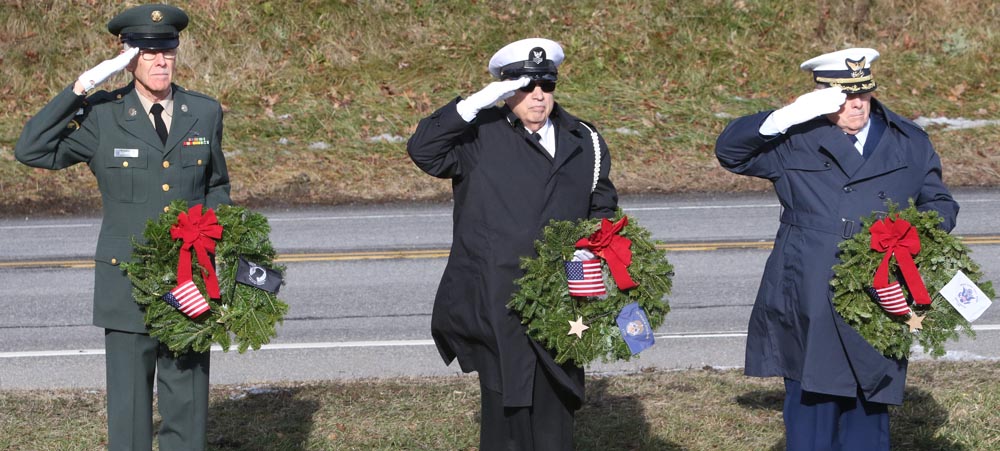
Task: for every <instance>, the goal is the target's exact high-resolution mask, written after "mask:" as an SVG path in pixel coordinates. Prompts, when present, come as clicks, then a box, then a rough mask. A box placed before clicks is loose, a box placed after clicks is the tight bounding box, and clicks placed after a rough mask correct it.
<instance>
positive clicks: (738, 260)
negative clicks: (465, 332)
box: [0, 190, 1000, 389]
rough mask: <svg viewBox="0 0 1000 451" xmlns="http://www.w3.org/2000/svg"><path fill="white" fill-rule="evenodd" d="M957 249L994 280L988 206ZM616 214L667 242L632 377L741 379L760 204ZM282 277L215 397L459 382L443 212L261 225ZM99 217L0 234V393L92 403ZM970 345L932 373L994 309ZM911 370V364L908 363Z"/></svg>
mask: <svg viewBox="0 0 1000 451" xmlns="http://www.w3.org/2000/svg"><path fill="white" fill-rule="evenodd" d="M955 195H956V198H957V199H958V201H959V202H960V204H961V205H962V211H961V213H960V215H959V221H958V227H957V229H956V230H955V231H954V233H955V234H956V235H960V236H963V237H964V238H965V239H966V240H967V242H969V243H971V247H972V249H973V257H974V258H975V259H976V260H977V261H978V262H979V263H980V265H982V267H983V268H984V270H985V272H986V276H987V277H988V278H989V279H990V280H993V281H1000V253H998V252H997V251H998V250H1000V236H998V235H1000V233H998V231H997V227H996V225H995V224H996V218H997V212H998V211H1000V191H998V190H961V191H957V192H956V193H955ZM622 206H623V208H624V209H625V211H626V213H628V214H629V215H630V216H632V217H633V218H636V219H637V220H638V221H639V223H640V224H642V225H643V226H644V227H646V228H648V229H650V230H651V231H652V232H653V235H654V237H655V238H657V239H660V240H663V241H666V242H667V243H668V244H669V245H670V249H671V252H669V254H668V258H669V259H670V261H671V263H673V264H674V266H675V268H676V274H675V276H674V290H673V293H672V294H671V296H670V297H669V301H670V303H671V307H672V311H671V313H670V314H669V315H668V316H667V320H666V322H665V323H664V324H663V326H662V327H661V328H660V329H659V330H658V331H657V332H658V334H657V344H656V346H654V347H653V348H651V349H649V350H647V351H645V352H643V353H642V354H641V356H640V358H638V359H634V360H633V361H631V362H627V363H617V364H598V365H594V366H593V367H591V368H590V371H591V372H601V373H618V372H633V371H639V370H641V369H643V368H662V369H683V368H693V367H703V366H713V367H739V366H741V365H742V363H743V344H744V341H745V331H746V323H747V319H748V318H749V314H750V307H751V305H752V303H753V298H754V294H755V293H756V289H757V284H758V282H759V279H760V275H761V272H762V270H763V265H764V260H765V259H766V258H767V253H768V252H769V246H770V241H771V239H772V238H773V236H774V232H775V230H776V228H777V224H778V214H779V208H778V205H777V202H776V201H775V200H774V198H773V196H772V195H770V194H743V195H726V196H707V195H686V196H645V197H625V198H623V199H622ZM263 213H265V214H266V215H267V216H268V218H269V220H270V223H271V225H272V229H273V232H272V236H271V239H272V242H273V243H274V244H275V247H276V248H277V249H278V252H279V256H280V258H281V259H282V260H283V262H284V264H286V265H287V267H288V273H287V274H286V279H287V281H288V283H287V285H286V286H285V287H283V288H282V291H281V298H282V299H284V300H285V301H286V302H288V303H289V304H290V305H291V312H290V313H289V315H288V317H287V318H286V321H285V323H284V325H283V326H282V327H281V328H280V329H279V335H278V337H277V338H276V339H275V340H274V341H273V342H272V343H271V344H270V345H267V346H266V347H265V348H264V349H261V350H259V351H250V352H247V353H246V354H242V355H241V354H237V353H236V352H235V351H231V352H229V353H222V352H215V353H213V361H212V367H213V368H212V381H213V383H224V384H229V383H238V384H256V383H266V382H268V381H283V380H317V379H330V378H359V377H386V376H425V375H452V374H459V370H458V369H457V365H455V364H452V365H451V366H445V365H444V364H443V362H442V361H441V359H440V358H439V357H438V356H437V352H436V351H435V349H434V347H433V345H432V344H431V341H430V333H429V324H430V312H431V305H432V302H433V297H434V291H435V288H436V286H437V281H438V279H439V278H440V275H441V272H442V271H443V269H444V265H445V261H446V260H445V258H443V257H442V256H443V255H446V252H447V248H448V246H449V243H450V239H451V206H450V205H448V204H416V205H414V204H406V205H381V206H346V207H335V208H334V207H331V208H313V209H299V210H290V211H285V210H282V211H278V210H274V211H263ZM98 229H99V219H98V218H88V217H73V218H34V217H32V218H9V219H3V220H0V305H3V306H4V307H5V310H6V312H7V313H6V314H5V315H3V316H2V317H0V388H6V389H28V388H58V387H89V388H103V386H104V367H103V362H104V358H103V333H102V330H101V329H99V328H96V327H94V326H91V325H90V309H91V302H92V290H93V273H92V271H93V270H92V268H91V265H92V262H91V255H92V254H93V249H94V246H95V243H96V237H97V232H98ZM974 326H975V327H976V329H977V333H978V339H977V340H975V341H972V340H968V339H963V340H961V341H959V342H956V343H953V344H951V345H950V346H949V350H950V352H949V355H948V356H947V357H946V358H955V359H973V358H992V359H996V358H1000V308H996V307H994V308H992V309H990V310H988V311H987V312H986V313H985V314H984V315H983V317H981V318H980V319H979V320H977V321H976V322H975V323H974ZM916 358H921V357H920V354H919V353H918V354H917V355H916Z"/></svg>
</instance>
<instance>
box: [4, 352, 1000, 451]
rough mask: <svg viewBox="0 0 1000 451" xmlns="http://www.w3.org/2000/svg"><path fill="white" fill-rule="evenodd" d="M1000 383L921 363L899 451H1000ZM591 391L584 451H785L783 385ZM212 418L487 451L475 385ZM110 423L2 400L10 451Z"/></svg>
mask: <svg viewBox="0 0 1000 451" xmlns="http://www.w3.org/2000/svg"><path fill="white" fill-rule="evenodd" d="M998 378H1000V363H997V362H982V361H980V362H916V363H913V364H912V365H911V369H910V377H909V383H908V387H907V389H906V401H905V404H904V405H903V406H902V407H894V408H892V409H891V421H890V424H891V428H892V430H891V434H892V447H893V449H897V448H898V449H908V450H916V451H931V450H943V449H947V450H966V451H973V450H988V449H997V447H998V446H1000V427H998V426H997V424H996V412H997V411H998V410H1000V384H997V383H996V380H997V379H998ZM587 383H588V386H587V402H586V404H585V405H584V407H583V409H582V410H580V411H579V412H578V413H577V421H576V445H577V449H579V450H581V451H585V450H604V449H615V450H656V451H664V450H692V451H693V450H720V449H725V450H735V449H755V450H781V449H784V439H783V435H784V427H783V424H782V419H781V407H782V399H783V396H784V388H783V385H782V383H781V380H780V379H777V378H769V379H760V378H748V377H745V376H743V375H742V373H741V372H739V371H736V370H728V371H716V370H707V369H706V370H689V371H674V372H664V371H650V372H644V373H641V374H634V375H625V376H613V377H601V378H593V377H592V378H590V379H589V380H588V382H587ZM251 388H252V389H251ZM209 408H210V414H209V425H208V436H209V448H210V449H213V450H220V451H221V450H227V451H228V450H246V451H250V450H263V449H266V450H269V451H280V450H289V451H291V450H306V449H310V450H313V449H315V450H320V449H322V450H366V451H367V450H474V449H476V448H477V446H478V433H479V429H478V428H479V386H478V383H477V381H476V379H475V377H454V378H422V379H384V380H360V381H325V382H313V383H283V384H272V385H266V386H254V387H246V386H213V388H212V392H211V404H210V407H209ZM157 421H158V420H157ZM105 422H106V417H105V410H104V394H103V392H94V391H67V390H59V391H0V449H5V450H10V451H28V450H43V449H45V450H47V449H58V450H99V449H102V447H103V446H105V445H106V444H105V432H104V430H105Z"/></svg>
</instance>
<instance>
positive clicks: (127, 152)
mask: <svg viewBox="0 0 1000 451" xmlns="http://www.w3.org/2000/svg"><path fill="white" fill-rule="evenodd" d="M115 158H139V149H120V148H118V147H115Z"/></svg>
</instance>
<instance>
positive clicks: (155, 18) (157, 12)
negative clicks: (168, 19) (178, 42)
mask: <svg viewBox="0 0 1000 451" xmlns="http://www.w3.org/2000/svg"><path fill="white" fill-rule="evenodd" d="M149 18H150V19H151V20H152V21H153V22H159V21H161V20H163V13H161V12H160V10H158V9H156V10H153V12H152V13H150V14H149Z"/></svg>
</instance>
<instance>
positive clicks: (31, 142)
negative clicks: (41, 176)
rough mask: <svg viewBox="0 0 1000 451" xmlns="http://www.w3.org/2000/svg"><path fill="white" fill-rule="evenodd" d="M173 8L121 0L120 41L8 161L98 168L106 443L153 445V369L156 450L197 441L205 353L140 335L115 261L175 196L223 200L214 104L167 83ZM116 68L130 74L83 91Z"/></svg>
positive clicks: (204, 394)
mask: <svg viewBox="0 0 1000 451" xmlns="http://www.w3.org/2000/svg"><path fill="white" fill-rule="evenodd" d="M187 24H188V16H187V14H185V13H184V11H182V10H180V9H178V8H175V7H172V6H167V5H143V6H138V7H135V8H131V9H128V10H126V11H124V12H122V13H121V14H119V15H118V16H116V17H114V18H113V19H112V20H111V21H110V22H109V23H108V31H110V32H111V33H112V34H114V35H116V36H118V37H119V38H120V40H121V42H122V44H123V47H124V50H123V51H122V52H121V54H120V55H119V56H117V57H115V58H113V59H109V60H107V61H104V62H103V63H101V64H99V65H97V66H96V67H94V68H93V69H91V70H88V71H86V72H84V73H83V74H82V75H80V77H79V78H78V79H77V81H76V83H74V84H73V85H72V86H69V87H67V88H66V89H64V90H63V91H62V92H60V93H59V94H58V95H56V97H55V98H53V99H52V100H51V101H50V102H49V103H48V104H47V105H45V107H44V108H42V110H41V111H40V112H39V113H38V114H37V115H35V116H34V117H33V118H32V119H31V120H29V121H28V123H27V124H26V125H25V127H24V131H23V132H22V133H21V137H20V139H19V140H18V142H17V145H16V147H15V150H14V152H15V155H16V156H17V159H18V161H20V162H22V163H24V164H26V165H29V166H34V167H39V168H46V169H62V168H65V167H68V166H71V165H74V164H77V163H86V164H87V165H88V166H89V167H90V170H91V171H92V172H93V173H94V176H95V177H97V182H98V186H99V188H100V191H101V199H102V203H103V213H104V220H103V222H102V223H101V232H100V236H99V238H98V243H97V253H96V256H95V260H96V268H95V279H94V280H95V281H94V325H96V326H99V327H103V328H104V330H105V332H104V334H105V347H106V355H107V358H106V359H107V388H108V436H109V439H108V448H109V449H111V450H128V451H137V450H151V449H152V435H153V431H152V429H153V422H152V399H153V379H154V374H155V378H156V382H157V389H158V393H159V412H160V415H161V417H162V424H161V426H160V430H159V443H160V449H161V450H164V451H172V450H202V449H205V446H206V436H205V423H206V417H207V411H208V372H209V354H208V353H207V352H206V353H187V354H184V355H182V356H179V357H175V356H174V355H173V354H172V353H171V352H170V351H169V350H167V348H166V347H165V346H162V345H161V344H160V343H159V342H158V341H157V340H155V339H153V338H151V337H150V336H149V335H148V333H147V330H146V327H145V325H144V322H143V312H142V310H141V309H140V308H139V306H138V304H136V303H135V301H134V299H133V298H132V287H131V284H130V282H129V280H128V277H127V276H126V274H125V273H124V272H123V271H121V269H120V268H119V265H120V264H121V263H122V262H125V261H128V260H129V258H130V257H131V254H132V239H133V238H140V239H141V238H142V232H143V229H144V228H145V224H146V220H148V219H152V218H156V217H157V216H158V215H159V214H160V213H162V212H163V211H165V210H166V208H167V205H168V204H169V203H170V202H171V201H173V200H176V199H185V200H187V201H188V204H189V205H191V206H193V205H196V204H203V205H205V206H206V207H211V208H214V207H216V206H218V205H219V204H228V203H230V199H229V175H228V173H227V171H226V161H225V158H224V156H223V154H222V148H221V143H222V107H221V106H220V104H219V102H217V101H216V100H214V99H212V98H210V97H208V96H205V95H204V94H200V93H197V92H193V91H188V90H186V89H184V88H182V87H180V86H177V85H176V84H174V83H173V75H174V65H175V63H176V61H177V53H178V52H177V47H178V45H179V33H180V31H181V30H183V29H184V28H185V27H186V26H187ZM122 69H125V70H127V71H128V72H130V73H131V74H132V76H133V81H132V83H130V84H128V85H127V86H125V87H122V88H120V89H117V90H115V91H111V92H107V91H99V92H95V93H93V94H92V95H90V96H87V95H86V94H87V91H89V90H91V89H93V88H94V87H95V86H97V85H99V84H101V83H102V82H104V81H105V80H106V79H107V78H108V77H110V76H112V75H114V74H115V73H117V72H119V71H121V70H122Z"/></svg>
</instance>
